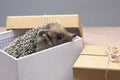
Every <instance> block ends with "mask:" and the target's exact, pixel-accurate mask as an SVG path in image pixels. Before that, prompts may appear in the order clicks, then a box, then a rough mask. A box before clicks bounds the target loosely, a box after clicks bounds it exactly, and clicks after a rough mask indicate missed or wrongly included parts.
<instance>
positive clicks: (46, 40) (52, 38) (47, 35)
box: [4, 22, 76, 58]
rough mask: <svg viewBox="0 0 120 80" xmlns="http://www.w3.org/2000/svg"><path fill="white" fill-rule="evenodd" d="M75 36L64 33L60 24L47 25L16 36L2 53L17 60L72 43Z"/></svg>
mask: <svg viewBox="0 0 120 80" xmlns="http://www.w3.org/2000/svg"><path fill="white" fill-rule="evenodd" d="M75 36H76V35H75V34H73V33H70V32H68V31H66V30H65V28H64V27H63V26H62V25H61V24H60V23H58V22H55V23H49V24H46V25H43V26H42V27H37V28H34V29H31V30H28V31H27V32H26V33H25V34H23V35H21V36H18V37H17V38H16V39H15V40H14V41H12V42H11V43H10V44H9V45H8V46H6V47H5V48H4V51H5V52H7V53H8V54H10V55H12V56H13V57H15V58H19V57H23V56H25V55H29V54H32V53H35V52H38V51H41V50H44V49H47V48H50V47H53V46H57V45H59V44H62V43H65V42H69V41H72V39H73V38H74V37H75Z"/></svg>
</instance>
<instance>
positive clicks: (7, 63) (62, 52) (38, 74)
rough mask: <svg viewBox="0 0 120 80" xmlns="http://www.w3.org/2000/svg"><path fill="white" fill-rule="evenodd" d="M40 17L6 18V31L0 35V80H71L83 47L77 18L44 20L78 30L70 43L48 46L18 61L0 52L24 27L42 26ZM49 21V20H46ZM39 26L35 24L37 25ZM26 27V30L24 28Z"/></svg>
mask: <svg viewBox="0 0 120 80" xmlns="http://www.w3.org/2000/svg"><path fill="white" fill-rule="evenodd" d="M44 18H45V20H46V17H43V16H13V17H8V18H7V29H13V30H9V31H6V32H3V33H0V79H1V80H72V79H73V75H72V66H73V64H74V62H75V61H76V59H77V57H78V56H79V55H80V52H81V50H82V48H83V40H82V30H81V26H80V22H79V16H78V15H49V16H47V21H50V22H51V21H54V20H55V19H57V20H59V21H60V22H61V24H63V26H65V27H67V29H68V30H70V29H69V28H70V27H72V26H73V27H72V28H73V29H72V31H75V30H77V31H79V36H81V37H78V36H77V37H75V38H74V40H73V41H72V42H67V43H64V44H61V45H58V46H55V47H51V48H48V49H45V50H42V51H39V52H36V53H34V54H31V55H27V56H24V57H21V58H18V59H16V58H14V57H12V56H11V55H9V54H7V53H6V52H4V51H3V50H2V49H3V48H4V47H5V46H6V45H8V44H9V43H10V42H11V41H13V40H14V39H15V38H16V37H17V36H18V35H20V34H23V33H24V32H25V31H26V30H23V29H28V28H33V27H36V26H38V25H42V24H45V23H44V22H45V21H42V19H43V20H44ZM49 19H50V20H49ZM38 23H39V24H38ZM26 26H29V27H26Z"/></svg>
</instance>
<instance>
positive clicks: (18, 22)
mask: <svg viewBox="0 0 120 80" xmlns="http://www.w3.org/2000/svg"><path fill="white" fill-rule="evenodd" d="M56 20H58V21H59V22H60V23H61V24H62V25H63V26H64V27H65V28H74V29H78V31H79V33H80V36H81V37H82V36H83V33H82V27H81V24H80V19H79V15H78V14H72V15H35V16H8V17H7V21H6V29H7V30H10V29H12V30H14V29H30V28H35V27H38V26H42V25H44V24H46V23H51V22H55V21H56ZM74 31H75V30H74Z"/></svg>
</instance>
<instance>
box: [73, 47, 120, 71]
mask: <svg viewBox="0 0 120 80" xmlns="http://www.w3.org/2000/svg"><path fill="white" fill-rule="evenodd" d="M106 49H107V47H105V46H90V45H87V46H85V48H84V50H83V51H82V53H81V55H80V56H79V57H78V59H77V61H76V62H75V64H74V66H73V68H78V69H79V68H84V69H104V70H105V69H106V68H107V67H108V68H109V69H110V70H120V62H119V63H113V62H112V61H110V60H109V57H108V56H107V53H106ZM118 49H119V51H120V48H118ZM108 62H109V64H108Z"/></svg>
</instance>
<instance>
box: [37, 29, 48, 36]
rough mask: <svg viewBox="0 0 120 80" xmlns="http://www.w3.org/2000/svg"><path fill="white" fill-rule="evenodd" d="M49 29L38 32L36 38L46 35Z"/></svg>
mask: <svg viewBox="0 0 120 80" xmlns="http://www.w3.org/2000/svg"><path fill="white" fill-rule="evenodd" d="M48 31H49V29H42V30H40V31H39V32H38V34H37V36H42V35H43V34H47V33H48Z"/></svg>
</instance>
